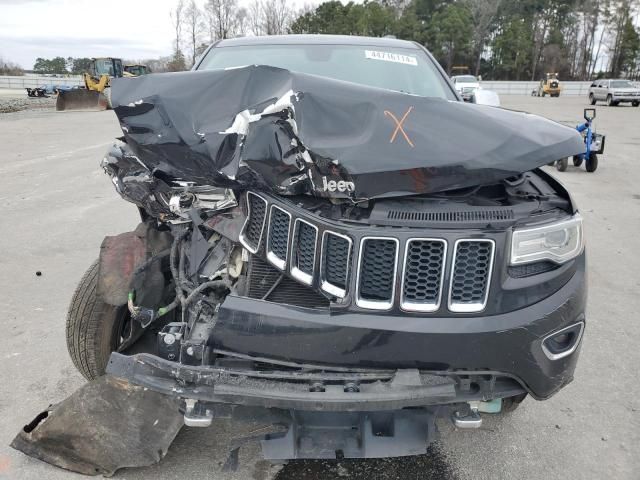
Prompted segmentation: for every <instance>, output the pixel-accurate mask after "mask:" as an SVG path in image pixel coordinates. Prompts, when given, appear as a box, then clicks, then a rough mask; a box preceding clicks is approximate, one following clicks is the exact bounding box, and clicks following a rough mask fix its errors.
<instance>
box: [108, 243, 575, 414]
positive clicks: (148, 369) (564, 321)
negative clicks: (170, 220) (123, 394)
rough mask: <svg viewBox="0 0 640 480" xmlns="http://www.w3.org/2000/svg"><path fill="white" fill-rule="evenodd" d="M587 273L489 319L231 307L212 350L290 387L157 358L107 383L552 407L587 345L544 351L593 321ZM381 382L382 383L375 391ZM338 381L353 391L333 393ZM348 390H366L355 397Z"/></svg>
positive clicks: (377, 406) (298, 400) (305, 399)
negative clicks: (564, 333) (527, 398)
mask: <svg viewBox="0 0 640 480" xmlns="http://www.w3.org/2000/svg"><path fill="white" fill-rule="evenodd" d="M576 261H577V262H578V264H577V266H576V272H575V274H574V275H573V276H572V277H571V279H570V280H569V281H568V282H567V283H566V284H565V285H564V286H563V287H562V288H560V289H559V290H558V291H556V293H555V294H553V295H551V296H549V297H547V298H546V299H544V300H542V301H540V302H538V303H535V304H533V305H531V306H529V307H526V308H523V309H521V310H517V311H514V312H510V313H506V314H502V315H493V316H486V317H481V316H473V317H471V316H466V317H448V318H434V317H422V318H420V317H415V316H399V315H398V316H394V315H384V314H361V313H340V314H336V313H331V312H330V311H329V310H327V309H308V308H302V307H293V306H288V305H282V304H275V303H271V302H266V301H262V300H255V299H249V298H245V297H236V296H229V297H227V299H226V300H225V301H224V303H223V304H222V305H221V306H220V309H219V312H218V319H217V323H216V325H215V328H214V329H213V332H212V334H211V336H210V338H209V342H208V344H209V346H210V347H212V348H213V349H214V351H215V352H218V353H226V354H230V355H231V356H234V355H236V356H239V357H243V356H244V357H245V358H247V359H250V360H252V361H254V362H258V363H260V364H263V365H264V364H271V366H273V365H276V366H278V365H280V366H282V367H283V368H282V370H287V369H289V374H290V375H289V376H287V375H284V376H283V375H272V374H265V373H264V372H262V373H260V372H258V374H257V375H254V374H253V373H251V372H250V374H249V375H245V374H243V372H236V373H233V372H230V371H229V370H228V369H225V368H220V367H216V366H187V365H183V364H180V363H177V362H169V361H165V360H162V359H160V358H158V357H155V356H151V355H143V356H133V357H126V356H122V355H118V354H113V355H112V358H111V362H110V365H109V367H108V369H107V371H108V372H109V373H111V374H113V375H116V376H119V377H123V378H127V379H129V380H131V381H132V382H134V383H137V384H142V385H145V386H148V387H150V388H152V389H155V390H157V391H162V392H165V393H171V394H173V395H178V396H182V397H184V398H194V399H198V400H202V401H213V402H221V403H231V404H237V405H253V406H265V407H278V408H291V409H301V410H328V411H345V410H359V411H364V410H389V409H398V408H405V407H414V406H424V405H435V404H446V403H455V402H460V401H469V400H482V399H491V398H500V397H506V396H512V395H517V394H519V393H522V392H524V391H526V392H528V393H530V394H531V395H532V396H533V397H534V398H536V399H545V398H548V397H550V396H551V395H553V394H554V393H556V392H557V391H558V390H559V389H560V388H562V387H563V386H565V385H566V384H568V383H569V382H570V381H571V380H572V379H573V372H574V369H575V366H576V362H577V358H578V354H579V350H580V344H579V342H580V340H581V338H578V340H577V345H575V348H574V349H573V350H572V353H571V354H569V355H567V356H564V357H563V358H558V359H551V358H549V356H548V355H547V354H545V352H544V350H543V348H542V342H543V340H544V339H545V338H546V337H548V336H549V335H550V334H553V333H554V332H557V331H559V330H561V329H564V328H566V327H568V326H571V325H575V324H576V323H578V322H584V320H585V316H584V310H585V300H586V282H585V271H584V268H585V261H584V255H582V256H581V257H579V258H578V259H576ZM580 337H581V336H580ZM291 367H297V369H294V370H293V371H291ZM267 370H269V369H267ZM305 371H307V372H309V371H311V372H316V373H313V375H316V377H313V378H312V377H308V376H306V377H305V376H304V375H303V373H304V372H305ZM326 372H330V373H326ZM331 372H332V373H331ZM341 375H342V376H341ZM360 375H364V376H365V377H366V376H369V377H368V378H365V377H360ZM376 375H378V376H380V378H379V379H378V380H379V381H374V382H370V380H371V379H372V378H373V380H375V376H376ZM371 376H373V377H371ZM239 378H240V379H242V378H244V379H249V380H247V381H244V380H243V381H239V380H238V379H239ZM314 378H315V379H316V380H317V381H319V382H321V383H323V384H327V387H326V388H325V389H324V391H322V392H311V391H310V389H309V385H310V384H311V383H313V380H314ZM478 378H480V379H482V378H485V379H487V381H488V382H490V383H491V386H490V388H485V387H486V386H485V387H483V388H468V387H469V385H468V384H469V382H470V381H471V383H472V384H477V383H481V380H480V381H479V380H477V379H478ZM332 379H333V380H335V379H342V380H340V381H339V382H338V386H335V385H333V386H332V385H329V384H330V383H331V381H332ZM470 379H471V380H470ZM409 380H410V381H409ZM367 382H368V383H367ZM334 383H335V382H334ZM346 383H353V384H355V385H360V387H359V388H358V389H357V390H358V391H347V389H345V388H343V387H344V385H345V384H346ZM465 385H466V387H467V388H465Z"/></svg>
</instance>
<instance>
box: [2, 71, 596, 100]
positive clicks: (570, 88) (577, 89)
mask: <svg viewBox="0 0 640 480" xmlns="http://www.w3.org/2000/svg"><path fill="white" fill-rule="evenodd" d="M561 84H562V95H585V96H586V95H587V90H589V85H591V82H561ZM42 85H68V86H74V85H82V77H81V76H80V75H77V76H71V77H44V76H31V75H25V76H21V77H18V76H15V77H14V76H0V88H18V89H19V88H27V87H29V88H33V87H40V86H42ZM537 86H538V82H510V81H504V82H502V81H500V82H498V81H491V80H483V81H482V88H485V89H487V90H494V91H496V92H498V93H499V94H501V95H531V91H532V90H534V89H535V88H537Z"/></svg>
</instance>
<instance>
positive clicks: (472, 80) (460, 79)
mask: <svg viewBox="0 0 640 480" xmlns="http://www.w3.org/2000/svg"><path fill="white" fill-rule="evenodd" d="M455 78H456V83H476V82H477V81H478V80H477V79H476V77H474V76H473V75H462V76H460V77H455Z"/></svg>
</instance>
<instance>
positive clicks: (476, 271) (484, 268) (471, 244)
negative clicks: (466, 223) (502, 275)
mask: <svg viewBox="0 0 640 480" xmlns="http://www.w3.org/2000/svg"><path fill="white" fill-rule="evenodd" d="M493 254H494V243H493V241H491V240H458V241H457V242H456V246H455V252H454V260H453V262H454V263H453V269H452V273H451V284H450V286H449V310H451V311H452V312H462V313H464V312H479V311H481V310H484V307H485V305H486V302H487V296H488V293H489V284H490V281H491V272H492V268H493Z"/></svg>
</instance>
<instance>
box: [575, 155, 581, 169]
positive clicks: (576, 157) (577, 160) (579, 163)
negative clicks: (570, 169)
mask: <svg viewBox="0 0 640 480" xmlns="http://www.w3.org/2000/svg"><path fill="white" fill-rule="evenodd" d="M580 165H582V157H581V156H580V155H574V156H573V166H574V167H579V166H580Z"/></svg>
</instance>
